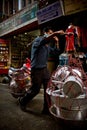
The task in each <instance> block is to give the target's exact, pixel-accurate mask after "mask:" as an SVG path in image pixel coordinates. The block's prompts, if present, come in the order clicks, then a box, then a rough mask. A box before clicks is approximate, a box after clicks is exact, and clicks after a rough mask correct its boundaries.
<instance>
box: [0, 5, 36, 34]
mask: <svg viewBox="0 0 87 130" xmlns="http://www.w3.org/2000/svg"><path fill="white" fill-rule="evenodd" d="M37 10H38V5H37V3H36V4H34V5H32V6H27V8H25V9H24V10H22V11H20V12H18V13H17V14H16V15H14V16H13V17H10V18H8V19H7V20H5V21H4V22H2V23H0V36H3V35H5V34H8V33H9V32H12V31H14V30H17V29H19V28H21V27H23V26H25V25H28V24H30V23H31V22H33V21H35V20H37V17H36V12H37Z"/></svg>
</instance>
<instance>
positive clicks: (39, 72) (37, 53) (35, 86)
mask: <svg viewBox="0 0 87 130" xmlns="http://www.w3.org/2000/svg"><path fill="white" fill-rule="evenodd" d="M63 33H64V32H63V30H60V31H56V32H53V31H52V29H51V28H50V27H46V28H45V29H44V35H43V36H40V37H37V38H35V40H34V41H33V43H32V49H31V80H32V86H31V88H30V89H29V90H28V92H27V93H26V94H25V95H24V97H23V98H21V99H20V101H19V102H20V106H21V108H22V110H24V109H25V108H26V105H27V103H28V102H29V101H30V100H32V99H33V98H34V97H35V96H36V95H37V94H38V93H39V91H40V88H41V86H42V85H43V88H44V105H43V111H42V113H44V114H47V113H49V105H48V102H47V97H46V96H47V95H46V89H47V84H48V82H49V79H50V73H49V71H48V69H47V62H48V56H49V53H50V52H56V51H58V52H59V46H58V37H57V35H58V34H63ZM52 39H54V41H55V43H56V47H55V48H51V47H50V46H49V43H50V42H51V40H52Z"/></svg>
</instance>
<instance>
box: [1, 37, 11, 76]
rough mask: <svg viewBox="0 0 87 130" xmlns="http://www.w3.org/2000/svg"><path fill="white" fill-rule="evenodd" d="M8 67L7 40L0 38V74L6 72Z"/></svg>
mask: <svg viewBox="0 0 87 130" xmlns="http://www.w3.org/2000/svg"><path fill="white" fill-rule="evenodd" d="M8 68H9V42H8V41H6V40H3V39H0V74H7V73H8Z"/></svg>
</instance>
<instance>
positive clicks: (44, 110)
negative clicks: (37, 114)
mask: <svg viewBox="0 0 87 130" xmlns="http://www.w3.org/2000/svg"><path fill="white" fill-rule="evenodd" d="M42 114H43V115H50V112H49V110H48V109H43V110H42Z"/></svg>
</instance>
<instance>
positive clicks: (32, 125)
mask: <svg viewBox="0 0 87 130" xmlns="http://www.w3.org/2000/svg"><path fill="white" fill-rule="evenodd" d="M28 107H29V111H28V112H23V111H22V110H21V109H20V107H19V104H18V101H17V99H15V98H13V97H12V95H11V94H10V91H9V88H8V84H2V83H0V130H68V129H69V130H71V129H73V127H72V125H69V123H67V124H68V125H66V124H65V122H64V120H60V119H55V118H54V117H53V116H52V115H42V114H41V111H42V107H43V91H41V92H40V93H39V94H38V95H37V96H36V97H35V98H34V99H33V100H32V101H31V102H29V104H28ZM74 128H76V127H75V126H74ZM82 129H83V127H82Z"/></svg>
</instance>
